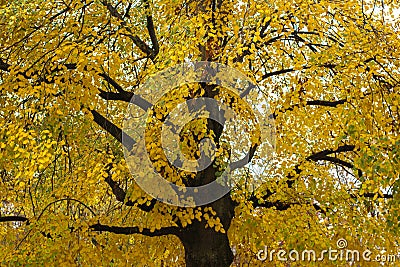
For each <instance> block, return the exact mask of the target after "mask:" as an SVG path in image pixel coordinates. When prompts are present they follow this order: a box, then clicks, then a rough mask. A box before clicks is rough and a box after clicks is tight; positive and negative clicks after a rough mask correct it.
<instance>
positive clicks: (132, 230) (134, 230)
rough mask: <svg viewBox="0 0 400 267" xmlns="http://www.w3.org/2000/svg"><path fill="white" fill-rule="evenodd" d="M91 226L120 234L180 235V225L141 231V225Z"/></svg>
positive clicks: (94, 229)
mask: <svg viewBox="0 0 400 267" xmlns="http://www.w3.org/2000/svg"><path fill="white" fill-rule="evenodd" d="M89 228H90V229H92V230H93V231H98V232H110V233H114V234H120V235H132V234H142V235H145V236H151V237H154V236H164V235H179V233H180V229H179V228H178V227H173V226H171V227H165V228H161V229H159V230H154V231H151V230H150V229H143V230H142V231H140V229H139V227H120V226H108V225H103V224H100V223H97V224H94V225H91V226H90V227H89Z"/></svg>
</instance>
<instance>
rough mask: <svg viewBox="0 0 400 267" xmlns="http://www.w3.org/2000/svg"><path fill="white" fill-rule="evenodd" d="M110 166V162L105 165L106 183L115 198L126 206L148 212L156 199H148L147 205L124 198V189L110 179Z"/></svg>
mask: <svg viewBox="0 0 400 267" xmlns="http://www.w3.org/2000/svg"><path fill="white" fill-rule="evenodd" d="M111 168H112V164H111V163H110V164H109V165H108V166H107V167H106V171H107V174H108V175H107V177H106V178H105V181H106V183H107V184H108V185H109V186H110V188H111V190H112V193H113V194H114V196H115V198H116V199H117V200H118V201H119V202H122V203H124V205H126V206H137V207H138V208H139V209H141V210H142V211H145V212H149V211H151V210H152V209H153V208H154V206H155V205H156V203H157V200H156V199H155V198H153V199H152V200H151V201H150V205H147V203H143V204H138V203H137V202H136V201H130V200H126V192H125V190H124V189H122V188H121V187H120V186H119V184H118V183H117V182H116V181H114V180H113V179H112V175H111Z"/></svg>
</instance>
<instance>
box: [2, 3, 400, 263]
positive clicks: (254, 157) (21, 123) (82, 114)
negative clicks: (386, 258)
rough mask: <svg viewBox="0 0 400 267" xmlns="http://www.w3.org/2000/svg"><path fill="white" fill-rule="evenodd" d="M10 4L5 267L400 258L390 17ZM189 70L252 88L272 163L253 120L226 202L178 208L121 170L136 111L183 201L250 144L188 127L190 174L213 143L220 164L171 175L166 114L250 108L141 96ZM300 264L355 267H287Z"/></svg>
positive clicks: (278, 8) (271, 7) (208, 127)
mask: <svg viewBox="0 0 400 267" xmlns="http://www.w3.org/2000/svg"><path fill="white" fill-rule="evenodd" d="M0 3H1V7H0V27H1V31H0V107H1V108H0V126H1V127H0V222H1V224H0V244H1V249H0V262H1V265H5V266H7V265H8V266H75V265H77V266H185V264H186V265H187V266H229V265H230V264H232V266H263V265H266V266H289V265H288V263H287V262H282V261H278V260H277V259H276V258H274V261H273V262H261V261H260V260H259V259H257V257H256V255H257V252H258V251H259V250H261V249H264V246H268V248H269V249H271V250H272V249H275V250H278V249H285V250H287V251H289V250H291V249H297V250H299V251H301V250H304V249H315V250H316V251H322V250H324V249H328V248H329V247H331V248H336V247H337V244H336V242H337V240H338V239H340V238H345V239H346V240H347V242H348V245H347V247H348V248H351V249H359V250H360V251H362V250H365V249H369V250H371V252H372V253H373V255H377V254H379V253H382V251H385V253H391V254H397V253H398V252H399V251H398V244H399V241H400V240H399V236H400V228H399V221H400V199H399V197H398V191H399V190H400V181H399V176H400V150H399V146H400V136H399V132H400V129H399V121H400V115H399V107H400V94H399V90H400V50H399V47H400V38H399V27H400V20H399V18H398V15H395V14H399V11H398V10H399V8H400V7H399V3H398V2H397V1H386V0H382V1H362V0H359V1H356V0H349V1H341V0H335V1H333V0H331V1H329V0H320V1H319V0H318V1H317V0H292V1H283V0H277V1H236V0H205V1H193V0H182V1H181V0H169V1H165V0H154V1H150V0H140V1H132V2H130V1H125V0H121V1H115V0H93V1H90V0H60V1H58V0H57V1H55V0H54V1H38V0H32V1H27V0H16V1H1V2H0ZM188 61H210V62H218V63H221V64H225V65H228V66H230V67H232V68H234V69H237V70H239V71H240V72H242V73H244V74H245V75H246V76H247V77H248V78H249V79H251V80H252V81H253V82H254V83H256V84H257V85H258V86H257V87H256V88H253V89H252V90H253V91H251V92H248V93H246V95H245V96H246V99H247V101H251V102H253V103H257V104H258V105H259V106H260V107H261V106H263V105H266V104H268V105H269V108H270V110H271V114H270V116H269V118H270V119H273V120H274V129H275V131H276V134H275V137H276V149H275V150H274V151H273V153H272V152H271V154H269V155H263V154H262V153H261V152H259V150H258V145H259V139H258V137H257V138H254V137H251V135H252V134H253V135H254V133H255V132H256V131H252V130H254V129H251V127H250V126H251V125H252V124H251V120H252V118H251V116H248V117H246V116H245V115H246V114H245V115H244V118H245V119H246V118H247V122H246V123H247V124H246V125H248V128H249V129H248V131H249V132H250V133H251V134H250V137H249V138H250V139H249V140H250V141H249V142H250V143H251V144H252V145H251V150H250V151H249V154H250V155H251V157H250V161H251V162H253V165H252V164H251V163H249V164H247V165H246V166H242V168H240V172H238V176H237V181H239V182H238V183H237V184H236V186H235V188H234V189H233V190H232V191H231V192H230V193H229V194H227V195H225V196H224V197H222V198H221V199H219V200H217V201H215V202H213V203H210V204H207V205H203V206H194V207H176V206H173V205H168V204H166V203H163V202H160V201H158V200H156V199H154V198H152V197H151V196H150V195H148V194H147V193H146V192H144V191H143V190H142V189H141V188H140V187H139V186H138V185H137V184H136V183H135V180H134V177H135V178H138V177H141V176H143V177H146V173H131V172H130V171H129V168H128V166H127V163H126V160H125V157H124V153H123V149H124V148H123V145H122V139H123V135H124V133H123V123H124V116H125V112H126V108H127V106H128V103H129V102H131V104H130V105H134V106H135V107H136V108H137V112H138V113H140V112H142V114H149V121H148V123H149V125H150V126H152V127H150V126H149V127H150V128H151V129H152V131H155V132H151V131H150V132H149V135H148V136H146V138H147V145H148V151H150V154H151V155H150V157H151V159H152V162H153V163H154V166H155V168H157V169H158V170H159V171H160V172H161V171H162V172H163V175H165V178H166V179H168V180H169V181H173V182H174V183H177V184H180V185H183V186H189V185H199V184H201V183H204V182H205V181H206V182H211V181H213V180H215V179H216V178H217V177H218V175H219V172H220V171H221V168H222V167H221V166H224V164H225V163H226V161H228V160H229V157H230V154H229V148H230V144H231V143H233V142H237V141H239V139H240V140H241V138H238V136H235V135H234V134H233V133H232V132H231V133H229V132H228V133H225V135H223V129H222V128H221V127H219V126H218V125H216V124H215V123H213V122H212V121H210V120H207V119H202V120H196V121H194V122H193V124H188V125H187V126H186V128H185V131H184V133H183V134H182V135H181V142H182V150H183V151H184V153H185V154H186V155H187V156H188V157H190V158H196V157H197V156H198V150H197V149H198V146H197V143H198V142H199V140H201V139H202V138H204V137H206V136H207V137H210V138H213V139H214V140H215V143H216V144H217V148H218V149H219V150H218V151H217V152H218V153H217V156H218V157H217V158H216V160H215V162H214V164H213V165H211V166H210V167H209V168H207V169H206V170H204V171H202V172H198V173H192V174H188V173H183V172H176V171H174V170H172V169H170V168H169V167H167V160H166V159H165V157H163V154H162V147H161V145H160V143H158V142H159V141H160V140H159V139H157V140H156V139H152V138H153V137H154V136H156V135H157V132H156V131H157V127H159V126H160V125H158V124H157V123H159V121H157V120H160V119H161V118H163V116H165V115H167V113H168V111H169V110H170V109H169V108H170V107H169V106H168V105H169V104H170V105H175V104H176V103H177V102H180V101H184V100H187V99H191V98H196V97H201V96H206V97H212V98H219V99H224V101H225V102H226V103H230V104H231V105H232V106H235V109H236V110H238V111H240V112H242V114H243V113H245V112H244V111H246V108H247V107H244V104H243V103H244V102H243V101H242V100H241V99H237V98H236V99H235V100H232V99H233V98H234V97H232V96H231V95H229V93H228V92H227V91H225V90H224V89H223V88H219V87H216V86H213V85H210V84H205V83H199V84H189V85H182V86H181V87H179V88H177V89H176V90H175V91H172V92H170V93H169V94H165V95H164V98H163V101H160V102H159V103H154V102H153V101H155V100H157V99H154V95H155V93H160V92H152V91H151V90H147V91H144V90H141V86H142V85H143V84H144V83H145V82H146V80H148V79H149V78H150V77H152V76H154V75H155V74H157V73H158V72H160V71H162V70H165V69H167V68H169V67H172V66H174V65H176V64H180V63H183V62H188ZM139 92H140V93H139ZM260 95H261V96H262V98H259V96H260ZM229 101H231V102H229ZM241 101H242V102H241ZM243 110H244V111H243ZM152 123H154V124H152ZM157 125H158V126H157ZM150 128H149V129H150ZM132 138H134V137H132ZM224 138H225V139H224ZM252 138H253V139H252ZM254 162H257V167H254ZM246 163H247V162H246ZM137 164H140V162H137ZM251 179H253V180H257V181H262V183H261V185H260V186H258V187H252V186H249V184H248V181H249V180H251ZM398 262H400V259H398ZM305 264H306V265H307V266H349V263H346V262H345V261H343V260H342V261H341V260H336V261H328V260H327V259H325V260H324V261H316V262H307V263H304V262H292V263H290V266H305ZM360 264H361V266H380V265H379V264H380V263H379V262H367V263H365V262H364V263H362V262H361V263H360ZM395 264H396V263H395ZM397 264H399V263H397ZM395 266H396V265H395ZM397 266H398V265H397Z"/></svg>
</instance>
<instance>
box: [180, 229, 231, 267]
mask: <svg viewBox="0 0 400 267" xmlns="http://www.w3.org/2000/svg"><path fill="white" fill-rule="evenodd" d="M181 241H182V243H183V246H184V247H185V260H186V266H187V267H206V266H207V267H214V266H215V267H226V266H230V265H231V263H232V261H233V253H232V250H231V247H230V246H229V239H228V236H227V234H226V233H225V234H222V233H219V232H218V233H217V232H215V230H214V229H210V228H205V225H204V223H200V222H196V223H194V225H193V226H192V227H191V230H190V231H188V232H186V233H185V235H184V236H183V237H181Z"/></svg>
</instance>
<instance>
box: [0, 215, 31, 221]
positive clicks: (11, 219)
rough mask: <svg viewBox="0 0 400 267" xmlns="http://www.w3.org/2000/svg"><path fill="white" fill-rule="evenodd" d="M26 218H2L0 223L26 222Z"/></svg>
mask: <svg viewBox="0 0 400 267" xmlns="http://www.w3.org/2000/svg"><path fill="white" fill-rule="evenodd" d="M28 221H29V220H28V218H26V217H23V216H2V217H0V222H28Z"/></svg>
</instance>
